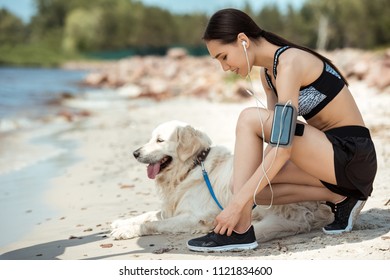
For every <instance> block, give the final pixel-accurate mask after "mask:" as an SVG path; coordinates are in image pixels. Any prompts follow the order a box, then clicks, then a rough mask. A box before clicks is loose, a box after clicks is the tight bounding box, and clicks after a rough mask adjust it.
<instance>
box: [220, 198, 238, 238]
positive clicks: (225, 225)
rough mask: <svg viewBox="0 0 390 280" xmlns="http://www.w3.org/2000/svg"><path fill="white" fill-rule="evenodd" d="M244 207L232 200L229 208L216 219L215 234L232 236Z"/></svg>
mask: <svg viewBox="0 0 390 280" xmlns="http://www.w3.org/2000/svg"><path fill="white" fill-rule="evenodd" d="M241 212H242V206H240V204H239V203H235V202H234V200H232V201H231V202H230V203H229V204H228V206H227V207H226V208H225V209H224V210H223V211H222V212H221V213H220V214H219V215H218V216H217V217H216V218H215V223H216V226H215V228H214V232H215V233H217V234H221V235H223V234H225V233H226V234H227V235H228V236H230V235H231V234H232V232H233V230H234V228H235V226H236V225H237V223H238V222H239V220H240V219H241V214H242V213H241Z"/></svg>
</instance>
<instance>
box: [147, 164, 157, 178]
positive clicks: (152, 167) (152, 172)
mask: <svg viewBox="0 0 390 280" xmlns="http://www.w3.org/2000/svg"><path fill="white" fill-rule="evenodd" d="M158 172H160V163H159V162H158V163H153V164H152V163H151V164H149V165H148V177H149V179H154V178H156V176H157V174H158Z"/></svg>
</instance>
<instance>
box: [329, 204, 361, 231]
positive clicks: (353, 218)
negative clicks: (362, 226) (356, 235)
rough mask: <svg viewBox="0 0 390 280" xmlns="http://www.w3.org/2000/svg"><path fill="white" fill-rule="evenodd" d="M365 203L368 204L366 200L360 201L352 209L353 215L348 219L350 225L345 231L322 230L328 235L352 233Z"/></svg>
mask: <svg viewBox="0 0 390 280" xmlns="http://www.w3.org/2000/svg"><path fill="white" fill-rule="evenodd" d="M365 203H366V201H365V200H358V202H357V203H356V204H355V206H354V207H353V208H352V211H351V215H349V218H348V225H347V227H346V228H345V229H340V230H326V229H325V228H322V231H323V232H324V233H326V234H342V233H344V232H350V231H352V228H353V225H354V224H355V222H356V219H357V217H358V216H359V213H360V211H361V210H362V209H363V207H364V204H365Z"/></svg>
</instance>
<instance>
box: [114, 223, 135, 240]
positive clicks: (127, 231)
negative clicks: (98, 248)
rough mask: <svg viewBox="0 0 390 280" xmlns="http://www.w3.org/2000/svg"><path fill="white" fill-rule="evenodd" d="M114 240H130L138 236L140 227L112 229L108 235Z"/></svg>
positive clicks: (130, 226)
mask: <svg viewBox="0 0 390 280" xmlns="http://www.w3.org/2000/svg"><path fill="white" fill-rule="evenodd" d="M110 235H111V236H112V237H113V238H114V239H116V240H119V239H131V238H134V237H138V236H140V226H136V225H125V226H117V227H115V228H113V230H112V231H111V234H110Z"/></svg>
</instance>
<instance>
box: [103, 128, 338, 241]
mask: <svg viewBox="0 0 390 280" xmlns="http://www.w3.org/2000/svg"><path fill="white" fill-rule="evenodd" d="M211 144H212V142H211V140H210V138H209V137H208V136H207V135H206V134H205V133H204V132H202V131H200V130H198V129H195V128H193V127H192V126H190V125H188V124H186V123H183V122H179V121H169V122H166V123H163V124H161V125H159V126H158V127H157V128H155V129H154V131H153V132H152V137H151V139H150V141H149V142H148V143H146V144H145V145H143V146H142V147H141V148H139V149H137V150H136V151H134V153H133V154H134V156H135V158H136V159H137V160H138V161H139V162H140V163H144V164H148V166H147V173H148V177H149V178H151V179H154V180H155V183H156V186H157V189H158V191H159V194H160V195H161V202H162V204H161V210H158V211H151V212H147V213H145V214H142V215H139V216H136V217H133V218H130V219H125V220H117V221H114V222H113V223H112V232H111V235H112V236H113V237H114V238H115V239H129V238H134V237H138V236H144V235H153V234H169V233H175V234H176V233H194V234H195V233H207V232H210V231H211V230H212V229H213V221H214V219H215V217H216V216H217V215H218V213H220V211H221V210H220V209H219V207H218V206H217V204H216V202H215V201H214V200H213V198H212V196H211V194H210V192H209V189H208V188H207V186H206V183H205V181H204V178H203V175H202V174H203V173H202V167H201V164H199V163H200V161H202V162H203V165H204V168H205V170H206V171H207V173H208V176H209V179H210V182H211V185H212V187H213V190H214V193H215V196H216V197H217V200H218V201H219V203H220V204H221V205H222V206H223V207H224V206H226V205H227V204H228V202H229V199H230V197H231V195H232V192H231V189H232V186H231V185H232V181H231V178H232V169H233V155H232V153H231V152H230V151H229V150H228V149H227V148H225V147H222V146H212V145H211ZM267 208H269V207H262V206H258V207H256V208H255V209H254V210H253V226H254V229H255V233H256V238H257V240H258V241H260V242H265V241H268V240H271V239H275V238H281V237H285V236H290V235H294V234H298V233H303V232H308V231H310V230H312V229H317V228H321V227H323V226H324V225H326V224H329V223H331V222H332V219H333V215H332V213H331V211H330V208H329V207H327V206H326V205H323V204H322V203H320V202H304V203H295V204H288V205H277V206H276V205H274V206H272V207H270V208H269V209H267Z"/></svg>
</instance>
